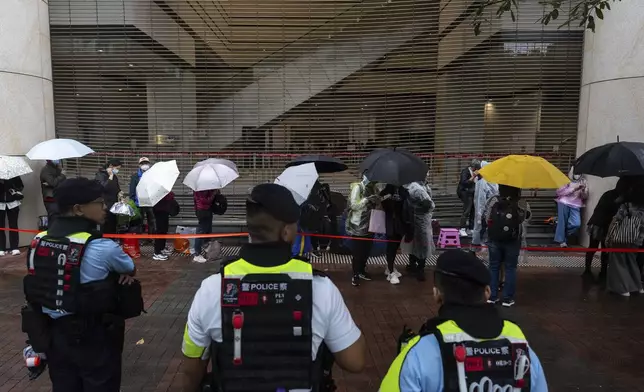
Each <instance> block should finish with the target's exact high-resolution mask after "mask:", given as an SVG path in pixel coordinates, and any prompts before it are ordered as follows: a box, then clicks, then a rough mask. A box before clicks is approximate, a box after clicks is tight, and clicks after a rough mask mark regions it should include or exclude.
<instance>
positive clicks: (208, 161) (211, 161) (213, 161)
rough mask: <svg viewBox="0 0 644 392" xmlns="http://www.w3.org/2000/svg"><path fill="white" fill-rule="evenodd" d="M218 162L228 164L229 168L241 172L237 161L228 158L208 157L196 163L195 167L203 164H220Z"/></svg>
mask: <svg viewBox="0 0 644 392" xmlns="http://www.w3.org/2000/svg"><path fill="white" fill-rule="evenodd" d="M218 164H221V165H226V166H228V167H229V168H231V169H233V170H234V171H235V172H237V173H239V170H237V165H236V164H235V162H233V161H229V160H228V159H219V158H208V159H206V160H204V161H200V162H197V163H195V165H194V167H197V166H202V165H218ZM194 167H193V168H194Z"/></svg>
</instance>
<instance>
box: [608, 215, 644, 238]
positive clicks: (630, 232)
mask: <svg viewBox="0 0 644 392" xmlns="http://www.w3.org/2000/svg"><path fill="white" fill-rule="evenodd" d="M642 224H644V222H642V217H641V215H640V214H633V213H631V212H630V211H629V207H628V206H622V207H620V210H619V212H618V213H617V215H615V217H614V218H613V220H612V221H611V222H610V226H608V233H607V234H606V245H608V246H628V247H636V246H639V245H641V244H637V242H638V240H639V237H640V227H642Z"/></svg>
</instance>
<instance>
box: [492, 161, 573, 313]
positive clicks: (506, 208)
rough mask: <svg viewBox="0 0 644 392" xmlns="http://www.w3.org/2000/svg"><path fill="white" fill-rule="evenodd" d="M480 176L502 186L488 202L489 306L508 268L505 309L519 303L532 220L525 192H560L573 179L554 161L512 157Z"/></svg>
mask: <svg viewBox="0 0 644 392" xmlns="http://www.w3.org/2000/svg"><path fill="white" fill-rule="evenodd" d="M479 174H480V175H481V176H482V177H483V178H484V179H486V180H487V181H488V182H492V183H495V184H499V195H498V196H494V197H492V198H491V199H490V200H488V202H487V205H486V208H485V213H484V216H485V219H486V221H487V226H488V227H487V230H488V250H489V260H490V272H491V274H492V280H491V283H490V289H491V291H492V294H491V296H490V298H489V300H488V302H489V303H491V304H495V303H497V302H498V290H499V280H500V268H501V265H502V264H503V265H504V268H505V284H504V286H503V298H502V300H503V306H505V307H510V306H513V305H514V303H515V298H514V296H515V292H516V281H517V266H518V264H519V256H520V255H521V244H522V242H523V239H524V238H525V233H526V229H525V223H526V222H527V221H528V220H529V219H530V217H531V212H530V206H529V204H528V203H527V202H526V201H525V200H522V199H521V189H557V188H560V187H562V186H563V185H565V184H567V183H569V182H570V179H568V177H567V176H566V175H565V174H563V173H562V172H561V171H560V170H559V169H557V168H556V167H554V166H553V165H552V164H551V163H550V162H548V161H546V160H545V159H543V158H540V157H533V156H528V155H509V156H507V157H504V158H501V159H498V160H496V161H494V162H492V163H490V164H488V165H487V166H485V167H483V168H481V170H480V171H479Z"/></svg>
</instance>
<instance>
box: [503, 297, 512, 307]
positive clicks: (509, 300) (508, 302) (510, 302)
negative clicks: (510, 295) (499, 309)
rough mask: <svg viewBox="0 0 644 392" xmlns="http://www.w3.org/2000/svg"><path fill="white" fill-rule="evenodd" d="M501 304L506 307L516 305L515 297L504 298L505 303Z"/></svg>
mask: <svg viewBox="0 0 644 392" xmlns="http://www.w3.org/2000/svg"><path fill="white" fill-rule="evenodd" d="M501 305H503V307H504V308H510V307H512V306H514V300H513V299H504V300H503V303H502V304H501Z"/></svg>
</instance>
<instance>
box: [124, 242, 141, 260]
mask: <svg viewBox="0 0 644 392" xmlns="http://www.w3.org/2000/svg"><path fill="white" fill-rule="evenodd" d="M122 246H123V251H124V252H125V253H126V254H127V255H128V256H130V257H131V258H133V259H138V258H139V257H141V245H140V244H139V240H138V239H137V238H124V239H123V245H122Z"/></svg>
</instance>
